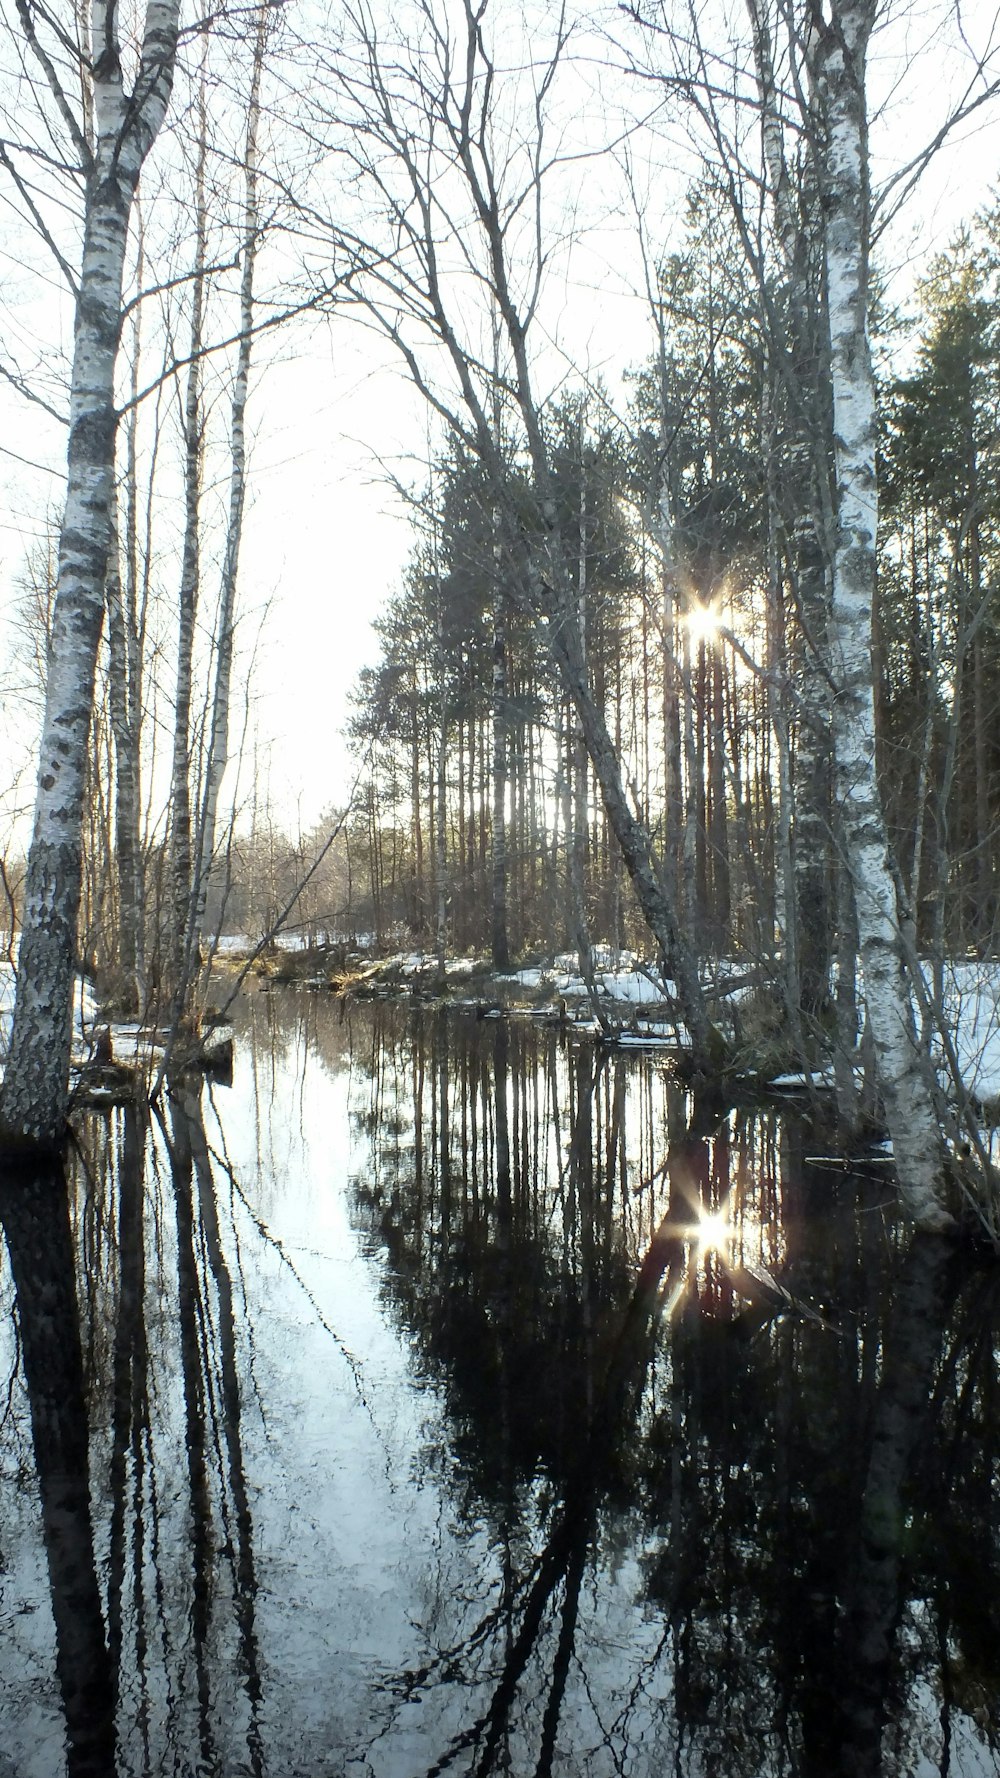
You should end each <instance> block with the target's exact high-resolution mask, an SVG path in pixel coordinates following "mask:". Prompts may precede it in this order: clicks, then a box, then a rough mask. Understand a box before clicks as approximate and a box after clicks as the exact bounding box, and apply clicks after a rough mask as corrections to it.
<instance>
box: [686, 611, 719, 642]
mask: <svg viewBox="0 0 1000 1778" xmlns="http://www.w3.org/2000/svg"><path fill="white" fill-rule="evenodd" d="M684 622H685V623H686V624H687V627H688V634H689V635H690V637H691V640H692V642H696V643H697V642H705V643H707V644H708V646H709V647H711V646H712V643H713V642H715V641H717V639H718V635H719V627H720V625H721V623H722V618H721V615H720V613H719V611H718V610H717V608H716V606H715V604H714V603H713V601H712V600H709V602H708V604H707V605H699V604H697V603H695V604H692V605H691V606H690V607H689V608H688V610H687V611H686V612H685V614H684Z"/></svg>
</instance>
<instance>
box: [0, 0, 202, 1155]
mask: <svg viewBox="0 0 1000 1778" xmlns="http://www.w3.org/2000/svg"><path fill="white" fill-rule="evenodd" d="M178 12H179V0H149V3H148V5H147V8H146V13H145V21H144V28H143V31H142V36H141V41H140V43H139V45H138V49H137V52H133V51H132V49H131V46H130V45H129V43H128V42H127V40H125V39H124V38H123V34H122V30H121V21H120V19H119V16H118V10H117V7H116V6H115V4H114V0H100V3H99V4H95V5H94V7H93V10H92V11H91V12H90V13H89V15H88V16H87V17H86V18H85V19H84V18H82V17H81V15H80V14H71V15H69V19H68V23H67V24H62V25H60V24H59V22H58V21H54V20H53V18H52V15H51V14H50V13H49V11H48V10H47V9H46V8H43V7H41V6H36V5H35V4H33V0H17V24H18V28H19V31H20V49H21V54H22V56H23V59H24V63H25V65H26V67H27V68H30V70H31V72H30V73H29V74H27V75H26V80H25V84H26V86H27V87H29V88H30V92H31V98H32V100H33V102H34V104H35V105H36V106H37V107H44V122H45V126H46V128H47V129H48V130H49V132H50V135H51V139H52V141H53V142H54V143H55V144H56V148H55V154H56V155H57V156H58V157H59V158H60V159H61V161H62V162H63V164H64V165H66V164H68V165H69V166H71V167H72V178H73V183H74V185H75V187H76V190H77V192H78V194H79V196H80V199H81V202H82V231H81V232H82V240H81V244H80V249H79V253H78V260H77V263H76V264H75V265H71V264H70V262H69V259H68V257H67V255H66V254H65V253H64V252H63V250H62V249H61V247H60V245H59V243H58V241H57V240H56V238H55V237H54V235H52V234H51V232H50V231H49V230H48V229H47V226H46V224H45V223H44V221H42V220H40V219H39V217H38V213H37V207H36V205H35V201H34V198H33V196H32V181H31V179H30V177H29V174H28V172H27V171H25V170H24V168H23V167H22V166H19V165H18V163H17V162H16V160H14V158H13V156H11V155H10V154H9V153H8V155H7V160H6V167H7V171H8V174H9V175H10V176H11V178H12V180H13V183H14V186H15V188H16V191H17V193H18V196H19V197H20V200H21V202H22V205H23V209H24V211H25V212H26V214H27V216H28V219H29V220H30V221H32V222H33V223H36V224H37V226H38V227H39V228H41V229H42V230H43V232H44V234H45V237H46V239H47V240H48V241H49V243H50V245H51V249H52V252H53V254H54V256H55V258H56V260H57V263H58V264H59V268H60V271H61V274H62V276H63V278H64V279H65V280H66V281H67V283H68V284H69V287H70V290H71V292H72V296H73V300H74V305H75V315H74V334H73V354H72V372H71V381H70V402H69V436H68V447H67V480H66V493H65V502H64V506H63V514H62V521H61V528H60V537H59V559H58V590H57V595H56V602H55V608H54V613H53V627H52V641H51V649H50V655H49V665H48V680H47V686H46V697H45V712H44V718H43V727H42V742H41V749H40V761H39V772H38V788H37V793H36V801H35V813H34V823H33V831H32V840H31V849H30V854H29V861H28V876H27V884H26V891H25V908H24V924H23V930H22V934H21V946H20V954H19V959H18V982H17V999H16V1005H15V1012H14V1023H13V1029H12V1032H11V1045H10V1054H9V1057H8V1062H7V1071H6V1076H5V1080H4V1086H3V1095H2V1100H0V1119H2V1125H3V1130H4V1134H5V1136H6V1138H7V1139H8V1140H13V1141H15V1142H17V1143H26V1144H28V1145H32V1144H51V1143H54V1142H57V1141H58V1140H59V1139H60V1137H61V1134H62V1130H63V1127H64V1122H65V1115H66V1108H67V1103H68V1089H69V1058H70V1034H71V1000H72V982H73V966H74V957H75V946H76V923H77V913H78V907H79V898H80V883H81V824H82V814H83V796H84V777H85V767H86V758H87V742H88V735H89V731H90V723H91V713H92V703H93V694H94V677H95V669H96V662H97V650H98V644H99V641H100V635H101V628H102V622H103V616H104V601H105V583H106V578H107V570H108V562H109V557H110V552H111V547H112V541H113V517H114V475H115V439H116V432H117V415H116V409H115V366H116V361H117V356H118V345H119V338H120V332H121V321H122V284H123V276H124V269H125V259H126V247H127V241H128V232H129V220H130V217H131V214H132V207H133V203H134V199H135V194H136V189H137V187H138V183H139V177H140V173H141V170H142V166H143V163H144V161H145V159H146V157H147V155H148V154H149V152H150V149H151V148H152V146H153V143H154V141H155V140H156V137H157V135H158V133H159V130H160V127H161V125H162V123H163V120H164V117H165V115H166V110H167V105H168V103H169V99H170V92H171V87H172V83H173V75H174V66H175V59H176V53H177V40H178ZM78 24H79V26H80V29H79V32H78V28H77V27H78ZM25 159H26V160H27V161H28V165H29V166H30V158H29V157H25Z"/></svg>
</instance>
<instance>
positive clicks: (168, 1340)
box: [0, 1083, 263, 1778]
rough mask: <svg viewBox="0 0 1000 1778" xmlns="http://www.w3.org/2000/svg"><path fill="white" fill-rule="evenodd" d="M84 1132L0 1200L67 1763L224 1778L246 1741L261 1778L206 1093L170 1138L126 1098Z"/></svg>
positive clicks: (230, 1351) (236, 1401) (229, 1311)
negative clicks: (42, 1171) (72, 1154)
mask: <svg viewBox="0 0 1000 1778" xmlns="http://www.w3.org/2000/svg"><path fill="white" fill-rule="evenodd" d="M91 1134H92V1136H93V1138H94V1140H93V1141H92V1143H91V1144H90V1145H89V1151H86V1150H85V1151H81V1152H80V1153H79V1155H78V1156H77V1159H76V1164H75V1165H74V1166H73V1168H72V1169H71V1171H70V1175H69V1177H68V1179H67V1178H65V1177H64V1176H63V1174H62V1173H61V1172H60V1173H54V1174H51V1175H47V1176H45V1177H33V1178H30V1179H23V1178H17V1177H15V1178H12V1179H7V1180H6V1181H5V1182H4V1184H3V1189H2V1194H0V1215H2V1220H3V1228H4V1235H5V1239H6V1246H7V1254H8V1258H9V1263H10V1268H11V1273H12V1278H13V1283H14V1288H15V1291H16V1302H17V1319H18V1329H19V1337H20V1350H21V1362H22V1365H23V1374H24V1382H25V1385H26V1389H27V1394H28V1399H29V1403H30V1411H31V1425H32V1436H33V1449H34V1457H35V1468H36V1475H37V1486H38V1493H39V1499H40V1503H41V1508H42V1531H43V1538H44V1544H45V1552H46V1557H47V1562H48V1570H49V1580H50V1598H51V1602H52V1609H53V1618H54V1624H55V1637H56V1674H57V1681H58V1689H59V1695H60V1698H61V1702H62V1706H63V1713H64V1720H65V1729H66V1749H67V1751H66V1768H67V1771H68V1772H69V1773H70V1774H71V1775H72V1778H84V1775H87V1778H90V1775H93V1778H98V1775H99V1778H109V1775H110V1774H113V1773H115V1772H118V1771H120V1772H122V1773H125V1772H128V1773H131V1772H136V1773H138V1772H143V1773H147V1772H148V1773H158V1772H160V1771H168V1770H185V1769H190V1770H195V1769H197V1770H198V1771H204V1772H206V1773H210V1772H211V1773H214V1772H222V1771H229V1770H231V1769H233V1768H234V1765H235V1761H234V1759H233V1756H232V1748H233V1745H234V1743H235V1744H236V1745H241V1746H242V1754H241V1756H239V1767H238V1769H239V1770H241V1771H245V1772H253V1773H260V1772H262V1771H263V1762H262V1754H261V1738H260V1729H259V1723H258V1713H259V1704H260V1691H261V1681H260V1663H259V1659H258V1653H257V1646H256V1634H255V1626H254V1611H255V1598H256V1592H257V1581H256V1574H255V1563H254V1547H253V1525H252V1519H251V1514H250V1508H249V1498H248V1488H247V1478H246V1474H245V1468H244V1461H243V1449H242V1436H241V1412H242V1409H241V1383H240V1365H239V1362H238V1332H237V1318H236V1314H235V1310H234V1302H233V1281H232V1277H231V1275H230V1269H229V1264H228V1262H227V1259H226V1256H225V1253H224V1249H223V1242H222V1238H221V1232H220V1224H219V1208H218V1201H217V1181H216V1176H215V1171H214V1169H213V1167H212V1165H211V1163H210V1157H209V1149H208V1144H207V1139H206V1135H205V1127H204V1122H203V1117H202V1107H201V1102H200V1083H199V1085H197V1086H191V1087H190V1088H182V1089H180V1090H179V1095H178V1096H177V1097H176V1098H175V1099H174V1100H173V1102H172V1104H171V1106H170V1108H169V1114H168V1116H167V1117H166V1118H165V1120H164V1121H163V1123H162V1126H161V1129H160V1132H159V1137H160V1140H159V1141H155V1142H154V1141H148V1140H147V1137H148V1135H149V1132H148V1131H147V1128H146V1123H145V1119H144V1118H143V1116H142V1115H141V1114H140V1113H139V1112H138V1111H137V1110H136V1109H135V1108H133V1107H129V1108H127V1109H126V1110H125V1111H124V1112H122V1113H121V1114H118V1115H116V1117H115V1119H114V1122H113V1123H106V1124H102V1123H100V1122H95V1126H94V1129H93V1131H92V1132H91ZM92 1498H93V1502H94V1511H95V1514H96V1524H97V1531H96V1537H95V1535H94V1534H92V1532H91V1500H92ZM95 1546H96V1553H95ZM99 1575H100V1579H99V1578H98V1577H99ZM116 1721H117V1735H116V1729H115V1725H116ZM116 1743H117V1745H116ZM13 1745H14V1746H16V1742H14V1743H13ZM21 1758H22V1759H23V1760H25V1761H26V1760H27V1758H28V1753H27V1752H26V1751H25V1749H22V1751H21ZM17 1769H19V1770H20V1769H21V1767H20V1766H19V1767H18V1768H17ZM23 1769H25V1770H26V1769H27V1765H26V1764H25V1766H24V1768H23Z"/></svg>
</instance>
